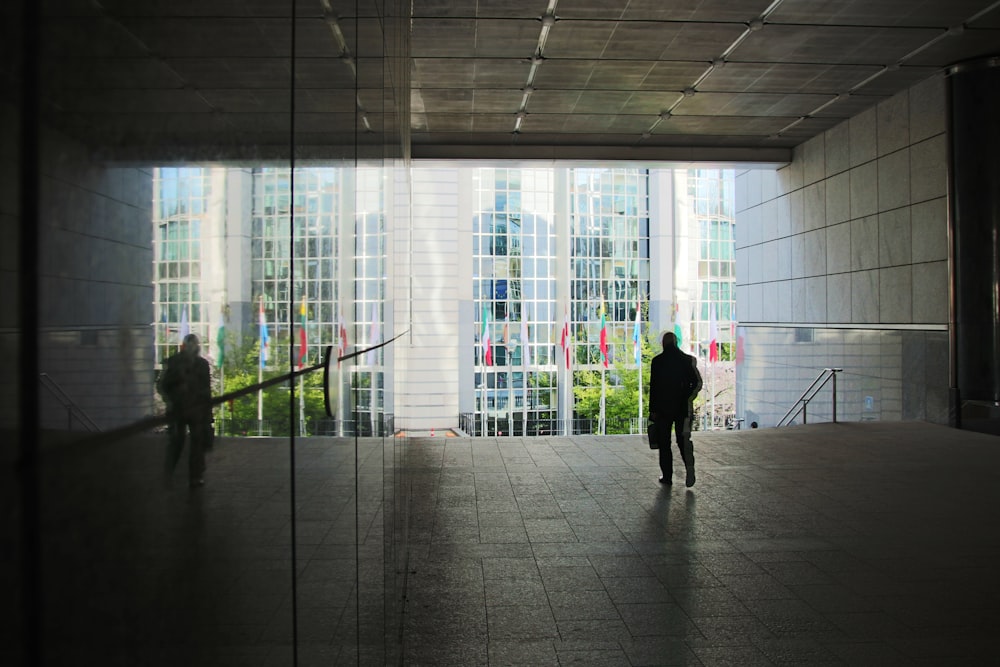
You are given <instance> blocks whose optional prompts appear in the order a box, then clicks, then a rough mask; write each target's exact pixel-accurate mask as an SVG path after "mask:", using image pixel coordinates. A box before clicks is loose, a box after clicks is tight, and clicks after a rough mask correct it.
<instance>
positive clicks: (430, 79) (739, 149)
mask: <svg viewBox="0 0 1000 667" xmlns="http://www.w3.org/2000/svg"><path fill="white" fill-rule="evenodd" d="M290 6H291V5H290V2H289V0H169V1H167V0H91V1H86V0H46V1H45V2H44V3H43V10H42V11H43V14H44V17H45V18H44V24H43V26H42V42H41V47H40V51H41V56H42V57H41V58H40V60H39V63H40V65H39V67H40V72H41V90H40V94H41V97H42V108H43V111H44V114H45V116H46V118H47V119H48V121H49V122H50V123H51V124H53V125H55V126H57V127H59V128H61V129H63V130H64V131H66V132H67V133H69V134H71V135H74V136H76V137H78V138H80V139H81V140H83V141H85V142H86V143H88V144H90V145H92V146H93V147H94V148H95V149H99V150H100V151H103V152H105V153H106V154H107V155H109V156H111V157H116V156H117V157H123V158H139V159H160V160H164V159H246V158H251V159H257V158H273V157H287V155H288V153H289V147H290V145H291V144H292V143H293V142H294V145H295V146H296V147H297V151H298V152H297V155H299V156H300V157H303V158H318V159H327V158H330V159H337V158H343V157H350V156H353V157H357V156H365V155H373V156H386V155H396V154H400V155H405V154H406V153H407V151H408V150H411V151H412V156H413V157H437V158H456V157H458V158H510V159H538V158H552V159H558V158H576V159H618V160H631V159H642V160H729V161H751V162H752V161H757V162H780V161H783V160H786V159H787V158H788V156H789V154H790V153H789V151H790V149H791V148H792V147H794V146H796V145H797V144H799V143H801V142H803V141H805V140H807V139H809V138H811V137H813V136H815V135H817V134H818V133H821V132H823V131H825V130H827V129H829V128H831V127H833V126H834V125H836V124H838V123H840V122H842V121H843V120H844V119H846V118H850V117H851V116H854V115H855V114H857V113H858V112H860V111H862V110H864V109H866V108H868V107H870V106H872V105H874V104H876V103H878V102H879V101H880V100H884V99H886V98H887V97H889V96H891V95H893V94H895V93H897V92H899V91H901V90H904V89H906V88H908V87H910V86H912V85H913V84H915V83H917V82H919V81H922V80H924V79H926V78H928V77H931V76H934V75H937V74H939V73H940V72H942V70H943V68H945V67H947V66H948V65H951V64H954V63H956V62H959V61H963V60H967V59H971V58H975V57H981V56H985V55H995V54H997V53H998V52H1000V3H998V2H991V1H990V0H950V1H949V2H940V1H938V0H924V1H921V0H843V1H832V0H774V1H773V2H772V1H770V0H670V1H667V0H548V2H546V0H413V2H412V3H409V2H402V1H401V0H391V1H390V2H379V3H373V2H360V1H359V2H353V1H352V2H341V1H336V0H298V2H297V9H296V13H297V19H296V21H295V26H294V27H295V30H294V46H293V30H292V21H291V18H290V16H291V10H290ZM411 7H412V17H411V16H409V15H408V14H409V11H410V8H411ZM7 18H11V17H7ZM4 24H5V27H4V28H2V30H3V37H4V41H5V42H6V44H7V46H6V47H5V53H6V54H7V55H5V56H4V69H3V72H2V74H3V77H4V81H3V83H4V84H5V89H6V90H7V91H8V94H11V92H12V91H14V90H16V89H17V81H18V79H19V76H20V75H19V70H18V68H17V67H16V63H17V57H16V50H15V49H13V48H12V46H11V45H12V44H14V43H16V38H17V36H18V34H19V26H18V21H17V20H16V17H13V20H5V21H4ZM293 54H294V55H295V58H294V60H293V59H292V58H291V56H292V55H293ZM293 77H294V78H293ZM293 82H294V84H295V88H296V92H295V95H294V97H293V95H292V94H291V92H290V87H291V85H292V83H293ZM293 100H294V110H295V115H294V119H295V123H294V137H292V136H291V134H290V130H291V128H292V124H291V122H290V119H291V114H290V111H291V109H292V103H293ZM397 119H398V120H397ZM387 147H388V148H387Z"/></svg>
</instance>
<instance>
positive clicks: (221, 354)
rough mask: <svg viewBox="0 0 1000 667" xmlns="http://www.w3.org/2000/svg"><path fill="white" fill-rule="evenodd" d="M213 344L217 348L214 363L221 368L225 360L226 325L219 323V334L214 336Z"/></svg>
mask: <svg viewBox="0 0 1000 667" xmlns="http://www.w3.org/2000/svg"><path fill="white" fill-rule="evenodd" d="M215 346H216V347H218V348H219V350H218V352H217V353H216V355H215V365H216V366H217V367H218V368H222V365H223V364H224V363H225V362H226V325H224V324H220V325H219V334H218V335H217V336H216V337H215Z"/></svg>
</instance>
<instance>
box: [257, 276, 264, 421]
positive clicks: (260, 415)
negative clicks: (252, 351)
mask: <svg viewBox="0 0 1000 667" xmlns="http://www.w3.org/2000/svg"><path fill="white" fill-rule="evenodd" d="M258 320H259V321H258V327H259V328H260V330H261V332H263V331H264V327H263V323H264V296H263V295H261V297H260V315H259V318H258ZM263 381H264V338H263V336H261V339H260V350H259V355H258V359H257V384H260V383H262V382H263ZM263 425H264V390H263V389H258V390H257V435H258V436H260V435H263Z"/></svg>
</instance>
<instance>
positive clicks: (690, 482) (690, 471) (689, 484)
mask: <svg viewBox="0 0 1000 667" xmlns="http://www.w3.org/2000/svg"><path fill="white" fill-rule="evenodd" d="M684 483H685V484H686V485H687V487H688V488H691V487H692V486H694V466H692V467H690V468H688V469H687V478H686V479H685V480H684Z"/></svg>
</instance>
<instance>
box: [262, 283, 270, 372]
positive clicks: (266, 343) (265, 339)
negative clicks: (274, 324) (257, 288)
mask: <svg viewBox="0 0 1000 667" xmlns="http://www.w3.org/2000/svg"><path fill="white" fill-rule="evenodd" d="M270 350H271V337H270V336H268V334H267V319H266V318H265V317H264V299H263V298H262V299H261V300H260V367H261V368H264V367H265V366H267V355H268V352H270Z"/></svg>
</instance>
